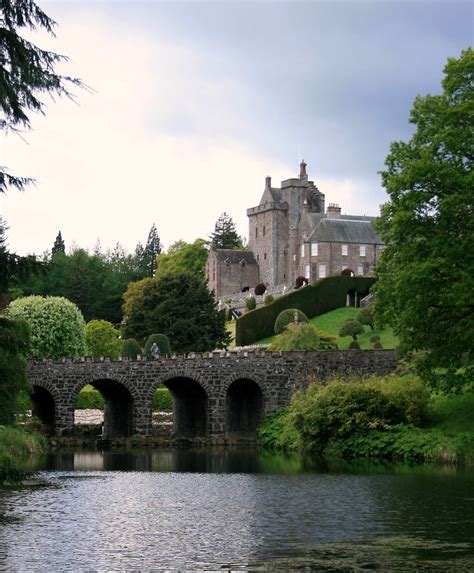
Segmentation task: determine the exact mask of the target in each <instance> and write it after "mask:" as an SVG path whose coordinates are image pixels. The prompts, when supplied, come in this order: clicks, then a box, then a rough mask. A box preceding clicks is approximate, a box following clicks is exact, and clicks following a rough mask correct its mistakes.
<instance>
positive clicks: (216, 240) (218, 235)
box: [209, 213, 243, 249]
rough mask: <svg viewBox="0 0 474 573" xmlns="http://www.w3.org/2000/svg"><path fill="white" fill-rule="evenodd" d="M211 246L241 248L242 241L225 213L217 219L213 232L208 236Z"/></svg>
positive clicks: (216, 247)
mask: <svg viewBox="0 0 474 573" xmlns="http://www.w3.org/2000/svg"><path fill="white" fill-rule="evenodd" d="M209 240H210V244H211V247H212V248H214V249H242V248H243V242H242V239H241V237H239V235H238V234H237V230H236V228H235V224H234V221H233V220H232V217H230V216H229V215H228V214H227V213H222V215H221V216H220V217H219V219H217V221H216V224H215V227H214V232H213V233H211V236H210V237H209Z"/></svg>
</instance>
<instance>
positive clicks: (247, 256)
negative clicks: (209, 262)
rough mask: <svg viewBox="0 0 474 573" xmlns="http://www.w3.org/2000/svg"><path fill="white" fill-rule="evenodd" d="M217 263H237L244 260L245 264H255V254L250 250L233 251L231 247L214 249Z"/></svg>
mask: <svg viewBox="0 0 474 573" xmlns="http://www.w3.org/2000/svg"><path fill="white" fill-rule="evenodd" d="M214 252H215V254H216V259H217V260H218V262H219V263H229V264H232V265H238V264H240V263H241V261H244V262H245V264H246V265H256V264H257V261H256V260H255V255H254V254H253V253H252V251H234V250H233V249H214Z"/></svg>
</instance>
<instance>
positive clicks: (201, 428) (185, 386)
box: [148, 369, 210, 438]
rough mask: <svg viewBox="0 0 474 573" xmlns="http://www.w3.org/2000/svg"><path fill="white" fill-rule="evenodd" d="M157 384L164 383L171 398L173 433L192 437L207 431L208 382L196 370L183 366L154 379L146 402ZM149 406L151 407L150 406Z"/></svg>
mask: <svg viewBox="0 0 474 573" xmlns="http://www.w3.org/2000/svg"><path fill="white" fill-rule="evenodd" d="M160 386H165V387H166V388H168V390H169V391H170V393H171V397H172V399H173V435H174V436H175V437H183V438H195V437H199V436H207V434H208V431H209V394H210V389H209V387H208V384H207V383H206V382H204V381H203V380H202V379H201V377H200V376H199V375H197V374H196V373H195V372H190V371H187V370H186V369H182V370H178V369H177V370H175V371H171V372H168V373H167V374H166V375H165V376H161V377H159V378H157V379H156V382H155V383H154V384H153V386H152V388H151V392H150V394H149V396H148V400H149V403H150V404H151V403H152V401H153V396H154V394H155V392H156V390H157V389H158V388H159V387H160ZM150 409H151V408H150Z"/></svg>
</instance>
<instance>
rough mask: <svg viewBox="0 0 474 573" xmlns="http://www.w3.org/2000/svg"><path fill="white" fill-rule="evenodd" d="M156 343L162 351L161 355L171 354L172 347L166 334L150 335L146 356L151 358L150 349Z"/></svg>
mask: <svg viewBox="0 0 474 573" xmlns="http://www.w3.org/2000/svg"><path fill="white" fill-rule="evenodd" d="M153 343H156V344H157V345H158V347H159V349H160V354H171V346H170V341H169V339H168V337H167V336H166V335H164V334H150V336H149V337H148V340H147V341H146V344H145V348H144V349H143V352H144V353H145V354H146V356H148V357H150V356H151V352H150V349H151V347H152V346H153Z"/></svg>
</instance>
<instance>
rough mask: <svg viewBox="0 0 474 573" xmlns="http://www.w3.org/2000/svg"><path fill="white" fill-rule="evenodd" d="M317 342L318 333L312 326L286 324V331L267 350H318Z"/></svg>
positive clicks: (306, 324)
mask: <svg viewBox="0 0 474 573" xmlns="http://www.w3.org/2000/svg"><path fill="white" fill-rule="evenodd" d="M319 342H320V341H319V335H318V331H317V330H316V328H314V326H313V325H312V324H308V323H306V322H301V323H298V324H288V325H287V327H286V329H285V330H284V331H283V332H282V333H281V334H279V335H278V336H277V337H276V338H275V340H274V341H273V342H272V344H271V345H270V346H269V347H268V350H269V351H270V352H278V351H280V350H284V351H287V350H318V348H319Z"/></svg>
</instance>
